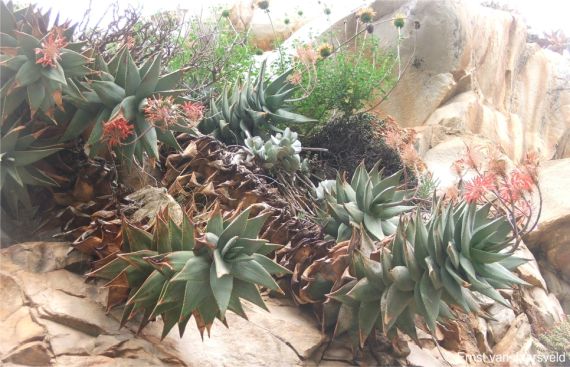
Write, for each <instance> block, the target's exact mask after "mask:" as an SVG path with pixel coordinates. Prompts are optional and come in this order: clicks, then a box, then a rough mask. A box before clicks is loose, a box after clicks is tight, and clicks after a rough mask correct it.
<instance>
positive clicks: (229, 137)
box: [198, 61, 314, 144]
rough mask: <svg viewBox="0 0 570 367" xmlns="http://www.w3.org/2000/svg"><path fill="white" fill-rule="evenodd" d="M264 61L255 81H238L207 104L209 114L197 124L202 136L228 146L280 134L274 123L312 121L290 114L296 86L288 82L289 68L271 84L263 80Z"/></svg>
mask: <svg viewBox="0 0 570 367" xmlns="http://www.w3.org/2000/svg"><path fill="white" fill-rule="evenodd" d="M265 68H266V62H265V61H264V62H263V64H262V66H261V71H260V73H259V75H258V76H257V78H256V79H255V81H253V82H252V81H251V80H250V79H249V78H248V79H247V80H246V82H245V84H243V85H242V84H241V83H240V82H239V80H238V81H237V82H236V84H235V85H234V87H233V88H232V89H231V90H228V89H225V90H224V92H223V93H222V95H221V97H220V98H219V99H218V100H217V101H212V103H211V104H210V113H209V114H207V115H206V117H205V118H204V119H203V120H202V121H201V122H200V124H199V125H198V128H199V130H200V131H201V132H202V133H204V134H211V135H213V136H214V137H215V138H217V139H219V140H221V141H223V142H225V143H228V144H243V142H244V140H245V139H248V138H251V137H253V136H260V137H261V138H264V139H266V138H268V137H269V136H268V135H269V132H271V131H273V132H281V129H280V128H278V127H277V124H291V123H307V122H312V121H314V120H312V119H309V118H307V117H305V116H302V115H299V114H296V113H293V112H290V111H289V108H290V103H289V102H290V98H291V97H292V95H293V93H294V92H295V89H296V86H295V85H292V84H291V83H290V82H289V81H288V79H287V78H288V76H289V75H290V74H291V72H292V71H293V70H292V69H290V70H288V71H286V72H285V73H283V74H281V75H279V76H278V77H277V78H275V79H274V80H272V81H271V82H267V81H266V80H265Z"/></svg>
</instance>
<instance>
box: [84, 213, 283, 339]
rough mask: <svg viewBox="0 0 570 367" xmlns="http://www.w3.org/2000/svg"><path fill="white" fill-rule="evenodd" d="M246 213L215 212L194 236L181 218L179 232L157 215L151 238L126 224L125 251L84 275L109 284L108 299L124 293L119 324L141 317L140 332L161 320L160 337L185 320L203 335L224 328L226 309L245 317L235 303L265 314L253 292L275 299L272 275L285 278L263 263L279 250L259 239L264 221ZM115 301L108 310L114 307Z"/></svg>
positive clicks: (272, 265) (181, 326) (263, 217)
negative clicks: (262, 290)
mask: <svg viewBox="0 0 570 367" xmlns="http://www.w3.org/2000/svg"><path fill="white" fill-rule="evenodd" d="M249 213H250V209H246V210H244V211H242V212H241V213H239V214H237V215H235V216H234V217H233V218H231V219H226V220H224V219H223V217H222V215H221V214H220V212H219V211H215V212H214V214H213V215H212V216H211V218H210V219H209V220H208V223H207V225H206V229H205V232H204V233H203V235H201V236H199V237H195V232H194V227H193V225H192V223H191V221H190V219H189V218H188V217H187V216H186V215H184V216H183V219H182V222H181V223H180V225H178V224H176V223H175V222H174V221H173V220H172V219H171V218H169V216H168V214H167V213H166V214H165V213H162V214H160V215H159V216H158V217H157V223H156V225H155V227H154V231H153V233H152V234H149V233H148V232H146V231H144V230H141V229H138V228H136V227H134V226H132V225H130V224H128V223H125V224H124V229H123V233H124V248H125V249H126V250H127V252H125V253H122V254H119V255H118V256H117V258H116V259H114V260H112V261H111V262H109V263H108V264H107V265H105V266H103V267H101V268H99V269H98V270H96V271H94V272H93V273H91V275H92V276H94V277H98V278H102V279H107V280H109V282H108V284H107V286H108V287H109V288H110V289H111V291H113V292H119V294H120V291H121V289H125V286H126V287H128V288H129V289H130V290H129V294H128V298H127V301H126V306H125V309H124V312H123V318H122V324H124V323H125V322H126V321H127V320H129V319H132V318H133V317H134V315H136V314H138V313H141V314H142V315H143V318H142V322H141V326H140V327H141V329H142V328H143V327H144V326H145V325H146V324H147V323H148V322H149V320H151V319H153V318H155V317H156V316H159V315H160V316H161V317H162V319H163V321H164V328H163V334H162V337H163V338H164V337H165V336H166V335H167V334H168V333H169V331H170V330H171V329H172V328H173V327H174V326H175V325H176V324H178V325H179V331H180V334H181V335H182V334H183V333H184V330H185V328H186V325H187V323H188V321H189V320H190V318H191V317H192V316H194V317H195V318H196V322H197V325H198V327H199V330H200V333H202V334H203V332H204V330H205V329H207V330H208V331H209V330H210V327H211V325H212V323H213V321H214V319H215V318H218V319H219V320H221V321H222V322H226V311H227V310H230V311H233V312H234V313H236V314H238V315H240V316H242V317H244V318H247V316H246V314H245V311H244V309H243V306H242V303H241V300H242V299H243V300H247V301H249V302H252V303H253V304H255V305H257V306H259V307H261V308H264V309H267V307H266V305H265V303H264V301H263V299H262V298H261V295H260V293H259V287H265V288H268V289H271V290H275V291H279V292H281V290H280V288H279V286H278V285H277V283H276V282H275V280H274V279H273V277H272V276H271V275H272V274H285V273H288V270H287V269H285V268H283V267H281V266H280V265H278V264H276V263H275V262H273V261H272V260H270V259H269V258H268V257H266V256H265V255H266V254H268V253H270V252H272V251H274V250H275V249H277V248H279V247H280V246H278V245H273V244H270V243H268V242H267V241H266V240H262V239H259V238H258V236H259V232H260V230H261V228H262V226H263V224H264V223H265V221H266V219H267V216H266V215H264V214H261V215H258V216H256V217H253V218H249ZM114 294H116V293H110V296H109V303H108V306H109V307H112V306H113V305H114V304H115V303H116V302H115V299H116V297H114V296H113V295H114Z"/></svg>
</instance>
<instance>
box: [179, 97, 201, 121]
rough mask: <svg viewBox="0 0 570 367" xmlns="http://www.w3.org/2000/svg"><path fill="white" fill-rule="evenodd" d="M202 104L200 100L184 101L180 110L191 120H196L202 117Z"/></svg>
mask: <svg viewBox="0 0 570 367" xmlns="http://www.w3.org/2000/svg"><path fill="white" fill-rule="evenodd" d="M204 109H205V107H204V105H203V104H202V103H200V102H191V101H188V102H184V104H183V105H182V110H184V115H185V116H186V118H188V119H189V120H190V121H192V122H198V121H200V120H202V118H204Z"/></svg>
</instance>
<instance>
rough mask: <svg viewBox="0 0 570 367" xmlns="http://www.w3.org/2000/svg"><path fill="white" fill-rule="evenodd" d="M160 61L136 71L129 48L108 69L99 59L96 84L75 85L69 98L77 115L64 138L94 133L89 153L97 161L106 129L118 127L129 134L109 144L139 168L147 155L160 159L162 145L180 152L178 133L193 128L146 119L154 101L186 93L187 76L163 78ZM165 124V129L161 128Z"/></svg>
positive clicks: (156, 59) (150, 61) (177, 73)
mask: <svg viewBox="0 0 570 367" xmlns="http://www.w3.org/2000/svg"><path fill="white" fill-rule="evenodd" d="M160 65H161V58H160V56H159V55H156V56H154V57H152V58H149V59H147V60H146V61H145V63H144V64H143V65H142V66H140V67H137V65H135V63H134V61H133V59H132V57H131V55H130V52H129V50H128V48H127V47H123V48H122V49H121V50H120V51H119V52H118V53H117V54H116V55H115V57H113V58H112V59H111V60H110V61H109V62H108V63H107V62H105V61H104V60H103V59H102V58H101V57H99V56H98V57H97V59H96V62H95V67H96V70H97V74H98V79H97V80H90V81H85V82H77V83H75V82H71V83H69V86H68V88H66V95H65V98H66V100H68V101H69V102H71V103H72V104H74V105H75V106H77V108H78V110H77V112H76V113H75V115H74V116H73V119H72V120H71V122H70V124H69V126H68V127H67V129H66V131H65V133H64V134H63V136H62V138H61V139H62V140H66V139H72V138H75V137H77V136H79V135H80V134H82V133H83V132H84V131H85V130H86V129H87V128H89V127H92V130H91V133H90V135H89V139H88V141H87V147H88V149H89V150H90V152H91V155H94V154H95V153H96V152H97V151H99V150H100V149H101V147H102V143H103V141H104V140H105V138H108V137H107V136H105V124H106V123H109V122H116V123H117V125H120V127H122V128H123V129H125V131H124V133H123V134H119V136H117V137H115V138H116V139H115V140H114V141H112V142H113V143H115V144H109V145H111V146H112V147H114V148H115V151H116V152H118V154H119V156H120V157H121V158H123V159H126V160H130V159H132V157H135V158H136V159H137V160H138V161H139V162H142V160H143V157H144V156H143V154H144V153H145V152H146V153H147V154H148V156H149V157H151V158H155V159H158V158H159V156H158V141H161V142H163V143H165V144H166V145H168V146H171V147H173V148H175V149H180V147H179V145H178V143H177V141H176V139H175V137H174V134H173V132H189V131H190V129H189V126H187V125H185V124H183V123H180V122H179V120H178V118H177V117H176V116H174V117H173V118H172V120H168V121H153V120H152V119H151V118H149V117H148V116H147V115H146V114H145V109H146V107H147V106H148V102H149V99H151V98H154V97H156V98H160V97H168V96H176V95H178V94H179V93H181V92H182V90H177V89H173V88H175V87H176V86H177V85H178V83H179V81H180V79H181V78H182V74H183V72H184V70H180V69H179V70H176V71H174V72H172V73H169V74H166V75H160V72H161V67H160ZM158 123H160V125H159V124H158Z"/></svg>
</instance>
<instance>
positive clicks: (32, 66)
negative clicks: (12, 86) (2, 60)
mask: <svg viewBox="0 0 570 367" xmlns="http://www.w3.org/2000/svg"><path fill="white" fill-rule="evenodd" d="M41 72H42V67H41V66H40V65H38V64H36V63H34V62H31V61H29V60H28V61H26V62H25V63H24V64H23V65H22V67H20V69H19V70H18V72H17V73H16V76H14V80H15V81H16V85H17V86H18V87H26V86H28V85H30V84H33V83H35V82H36V81H38V80H39V79H40V77H41V75H42V73H41Z"/></svg>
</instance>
